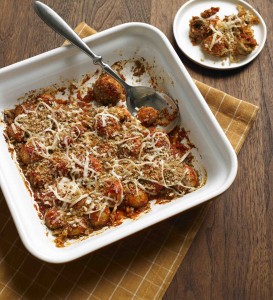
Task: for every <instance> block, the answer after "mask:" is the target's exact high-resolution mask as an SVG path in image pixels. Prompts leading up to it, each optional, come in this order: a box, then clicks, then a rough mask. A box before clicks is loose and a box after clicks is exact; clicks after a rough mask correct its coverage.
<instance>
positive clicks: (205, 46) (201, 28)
mask: <svg viewBox="0 0 273 300" xmlns="http://www.w3.org/2000/svg"><path fill="white" fill-rule="evenodd" d="M237 9H238V14H233V15H229V16H225V17H224V18H223V19H220V18H219V17H218V16H217V15H216V16H215V14H217V13H218V12H219V10H220V7H211V8H209V9H206V10H204V11H203V12H202V13H201V14H200V16H193V17H192V19H191V20H190V24H189V25H190V32H189V37H190V40H191V42H192V44H193V45H199V44H200V46H201V48H202V50H203V51H205V52H207V53H208V54H210V55H213V56H216V57H220V58H226V57H227V58H228V59H229V60H230V61H231V62H236V61H239V60H240V59H241V57H244V56H247V55H249V54H250V53H251V52H252V51H253V50H254V49H255V48H256V47H257V45H258V43H257V41H256V39H255V36H254V31H253V29H252V25H257V24H259V22H260V21H259V19H258V17H256V16H255V15H254V14H252V12H251V11H249V10H246V9H245V8H244V7H243V6H241V5H238V6H237Z"/></svg>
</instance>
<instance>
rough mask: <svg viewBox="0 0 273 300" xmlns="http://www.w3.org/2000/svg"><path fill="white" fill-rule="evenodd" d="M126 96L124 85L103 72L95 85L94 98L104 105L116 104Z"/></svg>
mask: <svg viewBox="0 0 273 300" xmlns="http://www.w3.org/2000/svg"><path fill="white" fill-rule="evenodd" d="M124 97H125V94H124V90H123V88H122V86H121V85H120V84H119V83H118V82H117V81H116V80H115V79H113V78H112V77H111V76H109V75H107V74H102V75H101V76H100V77H99V78H98V80H97V81H96V82H95V83H94V85H93V98H94V100H95V101H97V102H98V103H100V104H102V105H110V106H113V105H116V104H117V103H118V101H119V100H121V99H124Z"/></svg>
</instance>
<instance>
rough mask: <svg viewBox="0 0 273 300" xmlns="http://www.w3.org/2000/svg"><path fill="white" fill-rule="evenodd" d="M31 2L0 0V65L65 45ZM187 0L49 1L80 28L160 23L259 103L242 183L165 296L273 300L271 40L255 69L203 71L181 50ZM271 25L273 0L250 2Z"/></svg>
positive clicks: (214, 214) (211, 74)
mask: <svg viewBox="0 0 273 300" xmlns="http://www.w3.org/2000/svg"><path fill="white" fill-rule="evenodd" d="M31 2H32V1H30V0H22V1H19V0H0V67H4V66H7V65H10V64H13V63H15V62H18V61H21V60H23V59H26V58H28V57H31V56H34V55H37V54H39V53H42V52H44V51H48V50H50V49H53V48H56V47H58V46H59V45H60V44H62V42H63V40H62V38H60V37H59V36H58V35H57V34H55V33H54V32H53V31H52V30H51V29H50V28H48V27H47V26H46V25H45V24H43V22H42V21H41V20H40V19H39V18H38V17H37V16H36V15H35V13H34V12H33V10H32V9H31ZM184 2H186V1H181V0H161V1H158V0H138V1H134V0H128V1H126V0H117V1H115V0H106V1H102V0H97V1H95V0H94V1H93V0H85V1H84V0H69V1H65V0H45V1H44V3H46V4H48V5H50V6H51V7H52V8H53V9H55V10H56V11H58V12H59V14H60V15H61V16H63V17H64V18H65V19H66V20H67V21H68V23H69V24H70V25H71V26H72V27H75V26H76V25H77V24H78V23H80V22H81V21H85V22H86V23H88V24H90V25H91V26H92V27H94V28H95V29H96V30H99V31H100V30H104V29H106V28H110V27H112V26H114V25H117V24H121V23H126V22H132V21H138V22H146V23H150V24H152V25H155V26H157V27H158V28H159V29H160V30H162V31H163V32H164V33H165V34H166V36H167V37H168V38H169V39H170V41H171V42H172V44H173V46H174V48H175V50H176V51H177V53H178V54H179V56H180V58H181V60H182V61H183V63H184V64H185V66H186V68H187V69H188V71H189V73H190V74H191V75H192V77H194V78H195V79H197V80H200V81H203V82H204V83H206V84H208V85H212V86H214V87H216V88H218V89H221V90H224V91H225V92H227V93H230V94H231V95H233V96H235V97H237V98H241V99H244V100H247V101H249V102H251V103H253V104H256V105H259V106H260V112H259V116H258V119H257V121H256V122H255V124H254V126H253V128H252V129H251V132H250V133H249V136H248V139H247V141H246V142H245V144H244V146H243V148H242V150H241V152H240V154H239V156H238V159H239V170H238V175H237V178H236V180H235V182H234V184H233V185H232V186H231V188H230V189H229V190H228V191H227V192H225V193H224V194H223V195H221V197H219V200H217V201H216V202H214V203H213V204H212V205H211V207H210V210H209V212H208V214H207V217H206V220H205V222H204V223H203V225H202V227H201V229H200V231H199V233H198V234H197V237H196V239H195V240H194V242H193V244H192V246H191V248H190V251H189V252H188V254H187V256H186V258H185V260H184V262H183V264H182V265H181V266H180V268H179V270H178V272H177V274H176V275H175V277H174V279H173V281H172V283H171V285H170V287H169V289H168V290H167V292H166V294H165V296H164V299H165V300H169V299H273V276H272V269H273V260H272V252H273V233H272V232H273V231H272V228H273V201H272V200H273V180H272V178H273V160H272V153H273V135H272V132H273V130H272V129H273V101H272V95H273V85H272V74H273V64H272V54H273V52H272V47H273V40H272V39H273V36H272V34H270V33H269V34H268V38H267V43H266V45H265V47H264V50H263V51H262V53H261V54H260V55H259V56H258V57H257V59H255V60H254V61H253V62H252V63H250V64H249V65H247V66H245V67H243V68H240V69H238V70H232V71H225V72H223V71H215V70H214V71H212V70H208V69H203V68H201V67H199V66H197V65H195V64H194V63H193V62H191V61H190V60H189V59H187V58H186V57H185V56H184V55H183V54H182V53H181V51H180V50H179V49H178V47H177V45H176V43H175V41H174V38H173V35H172V22H173V18H174V16H175V13H176V11H177V10H178V8H179V7H180V6H181V5H182V4H183V3H184ZM249 2H250V3H251V4H252V5H253V6H254V7H255V8H257V10H258V11H259V12H260V13H261V15H262V16H263V18H264V20H265V22H266V24H267V27H268V29H271V28H273V26H272V25H273V24H272V23H273V22H272V1H270V0H255V1H254V0H252V1H249Z"/></svg>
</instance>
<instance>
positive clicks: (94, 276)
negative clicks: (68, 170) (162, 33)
mask: <svg viewBox="0 0 273 300" xmlns="http://www.w3.org/2000/svg"><path fill="white" fill-rule="evenodd" d="M75 31H76V32H77V33H78V34H79V35H80V36H81V37H86V36H88V35H91V34H94V33H96V31H95V30H94V29H92V28H90V27H89V26H88V25H87V24H85V23H81V24H79V26H78V27H77V28H76V29H75ZM195 83H196V85H197V87H198V88H199V90H200V92H201V94H202V95H203V97H204V98H205V100H206V101H207V103H208V105H209V107H210V108H211V110H212V112H213V113H214V115H215V116H216V119H217V120H218V122H219V124H220V125H221V127H222V128H223V130H224V132H225V133H226V135H227V137H228V139H229V140H230V142H231V144H232V146H233V147H234V149H235V151H236V152H237V153H238V151H239V150H240V149H241V147H242V145H243V143H244V141H245V139H246V137H247V134H248V132H249V130H250V128H251V126H252V124H253V122H254V120H255V118H256V114H257V111H258V107H257V106H255V105H252V104H250V103H247V102H245V101H243V100H240V99H236V98H234V97H232V96H230V95H228V94H226V93H224V92H222V91H219V90H217V89H214V88H212V87H210V86H208V85H206V84H203V83H201V82H199V81H195ZM210 203H211V202H208V203H205V204H203V205H200V206H198V207H195V208H193V209H191V210H189V211H186V212H184V213H182V214H179V215H178V216H175V217H173V218H170V219H168V220H166V221H164V222H161V223H159V224H157V225H154V226H152V227H151V228H148V229H145V230H143V231H141V232H139V233H137V234H134V235H132V236H130V237H128V238H126V239H124V240H121V241H119V242H116V243H114V244H112V245H110V246H107V247H105V248H103V249H100V250H98V251H96V252H94V253H92V254H89V255H86V256H85V257H82V258H80V259H78V260H76V261H73V262H70V263H66V264H60V265H53V264H48V263H44V262H41V261H39V260H38V259H36V258H34V257H33V256H32V255H31V254H29V253H28V252H27V251H26V250H25V248H24V246H23V245H22V243H21V241H20V239H19V237H18V233H17V231H16V228H15V226H14V224H13V221H12V219H11V216H10V212H9V210H8V208H7V205H6V203H5V201H4V197H3V195H2V194H1V193H0V208H1V209H0V215H1V216H0V232H1V233H0V240H1V242H0V298H1V299H15V298H16V299H17V298H18V297H22V299H64V298H67V299H103V300H104V299H136V300H137V299H138V300H140V299H143V300H144V299H145V300H146V299H161V298H162V296H163V295H164V293H165V292H166V290H167V288H168V286H169V284H170V282H171V281H172V278H173V276H174V275H175V273H176V271H177V269H178V268H179V266H180V264H181V263H182V261H183V258H184V257H185V255H186V253H187V251H188V249H189V247H190V245H191V243H192V241H193V239H194V237H195V235H196V233H197V232H198V229H199V228H200V226H201V224H202V222H203V220H204V218H205V215H206V212H207V211H208V209H209V206H210ZM162 232H164V234H162Z"/></svg>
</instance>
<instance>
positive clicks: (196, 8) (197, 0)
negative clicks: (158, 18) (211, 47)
mask: <svg viewBox="0 0 273 300" xmlns="http://www.w3.org/2000/svg"><path fill="white" fill-rule="evenodd" d="M237 5H242V6H244V7H245V8H247V9H249V10H251V11H252V12H254V14H255V15H256V16H257V17H258V18H259V20H260V23H259V24H258V25H254V26H253V30H254V36H255V39H256V40H257V42H258V46H257V47H256V49H255V50H254V51H253V52H252V53H251V54H249V55H248V56H246V57H245V58H243V59H241V60H240V61H238V62H232V63H231V62H230V61H229V60H228V59H225V60H223V59H221V58H217V57H213V56H212V55H208V54H206V53H204V51H202V49H201V47H200V46H199V45H196V46H194V45H192V43H191V41H190V38H189V28H190V27H189V22H190V20H191V18H192V17H193V16H199V15H200V13H201V12H203V11H204V10H205V9H209V8H210V7H212V6H214V7H215V6H216V7H220V11H219V12H218V13H217V15H218V16H219V17H220V18H223V17H224V16H227V15H231V14H237V13H238V11H237V9H236V6H237ZM173 33H174V37H175V40H176V42H177V44H178V46H179V48H180V49H181V50H182V51H183V52H184V54H186V55H187V56H188V57H189V58H190V59H191V60H193V61H194V62H196V63H198V64H200V65H202V66H204V67H208V68H212V69H234V68H238V67H241V66H243V65H246V64H248V63H249V62H250V61H252V60H253V59H254V58H255V57H256V56H257V55H258V54H259V53H260V52H261V50H262V49H263V46H264V44H265V41H266V34H267V30H266V25H265V22H264V20H263V19H262V17H261V16H260V14H259V13H258V12H257V11H256V10H255V9H254V8H253V7H252V6H251V5H249V4H248V3H247V2H245V1H242V0H219V1H217V2H215V1H211V0H190V1H188V2H186V3H185V4H184V5H183V6H182V7H181V8H180V9H179V10H178V12H177V14H176V16H175V18H174V23H173Z"/></svg>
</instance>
